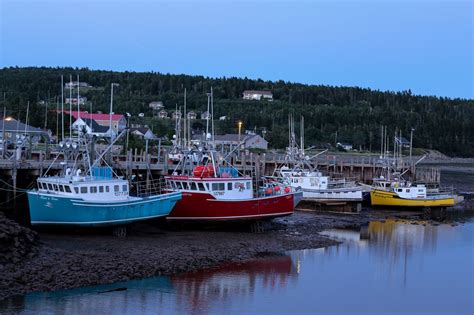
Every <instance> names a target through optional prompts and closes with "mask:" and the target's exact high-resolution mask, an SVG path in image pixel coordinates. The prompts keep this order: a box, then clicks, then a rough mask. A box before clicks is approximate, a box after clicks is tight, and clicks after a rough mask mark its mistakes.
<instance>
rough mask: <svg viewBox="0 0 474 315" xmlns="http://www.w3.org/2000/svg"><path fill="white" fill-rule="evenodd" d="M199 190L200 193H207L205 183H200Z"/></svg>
mask: <svg viewBox="0 0 474 315" xmlns="http://www.w3.org/2000/svg"><path fill="white" fill-rule="evenodd" d="M198 188H199V190H200V191H205V190H206V189H205V188H204V184H203V183H198Z"/></svg>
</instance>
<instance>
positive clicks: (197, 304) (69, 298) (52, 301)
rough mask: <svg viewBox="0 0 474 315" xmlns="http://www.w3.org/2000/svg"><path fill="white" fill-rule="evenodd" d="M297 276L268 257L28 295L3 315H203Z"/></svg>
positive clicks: (9, 303)
mask: <svg viewBox="0 0 474 315" xmlns="http://www.w3.org/2000/svg"><path fill="white" fill-rule="evenodd" d="M296 275H297V272H296V268H295V267H294V266H293V262H292V258H291V257H290V256H287V255H283V256H277V257H274V256H273V257H265V258H259V259H255V260H249V261H245V262H242V263H228V264H224V265H222V266H219V267H217V268H210V269H204V270H199V271H197V272H189V273H184V274H180V275H175V276H171V277H165V276H162V277H153V278H147V279H141V280H131V281H126V282H117V283H114V284H109V285H98V286H92V287H83V288H77V289H71V290H63V291H55V292H37V293H30V294H27V295H25V296H22V297H16V298H13V299H9V300H6V301H2V302H1V303H0V313H2V310H5V311H7V312H10V313H17V314H31V313H33V314H40V313H55V314H99V313H107V314H135V313H141V312H142V311H146V312H148V311H151V310H152V312H153V313H155V312H157V313H170V312H171V313H188V314H189V313H192V314H197V313H205V312H206V310H208V309H209V308H211V307H213V306H217V305H222V304H226V303H228V302H230V301H232V302H234V301H238V300H239V299H246V298H248V297H251V296H252V295H253V294H254V292H255V290H258V291H262V290H268V291H270V293H271V292H273V291H274V290H278V289H285V288H286V287H287V285H288V283H289V281H290V279H291V278H294V277H296ZM145 309H146V310H145Z"/></svg>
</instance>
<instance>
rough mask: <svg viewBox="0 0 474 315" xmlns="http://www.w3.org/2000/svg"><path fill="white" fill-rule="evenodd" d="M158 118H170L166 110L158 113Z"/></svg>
mask: <svg viewBox="0 0 474 315" xmlns="http://www.w3.org/2000/svg"><path fill="white" fill-rule="evenodd" d="M158 118H160V119H166V118H168V112H167V111H165V110H164V109H162V110H160V112H159V113H158Z"/></svg>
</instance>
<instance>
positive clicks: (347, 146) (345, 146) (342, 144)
mask: <svg viewBox="0 0 474 315" xmlns="http://www.w3.org/2000/svg"><path fill="white" fill-rule="evenodd" d="M336 147H337V148H340V149H343V150H345V151H351V150H352V144H350V143H345V142H338V143H336Z"/></svg>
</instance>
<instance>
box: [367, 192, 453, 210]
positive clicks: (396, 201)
mask: <svg viewBox="0 0 474 315" xmlns="http://www.w3.org/2000/svg"><path fill="white" fill-rule="evenodd" d="M370 203H371V205H372V206H386V207H450V206H454V204H455V199H454V197H439V198H429V199H406V198H401V197H399V196H398V195H397V194H396V193H394V192H390V191H383V190H379V189H375V190H372V191H371V192H370Z"/></svg>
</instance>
